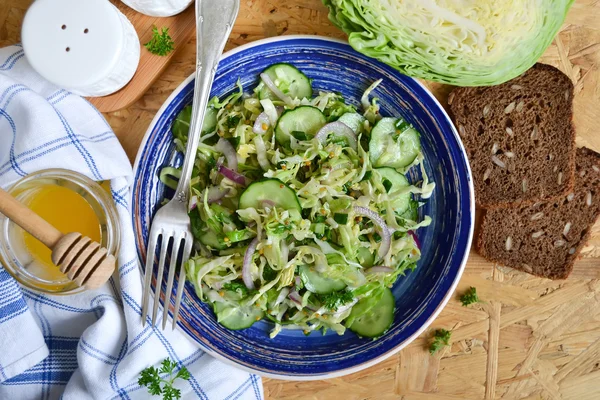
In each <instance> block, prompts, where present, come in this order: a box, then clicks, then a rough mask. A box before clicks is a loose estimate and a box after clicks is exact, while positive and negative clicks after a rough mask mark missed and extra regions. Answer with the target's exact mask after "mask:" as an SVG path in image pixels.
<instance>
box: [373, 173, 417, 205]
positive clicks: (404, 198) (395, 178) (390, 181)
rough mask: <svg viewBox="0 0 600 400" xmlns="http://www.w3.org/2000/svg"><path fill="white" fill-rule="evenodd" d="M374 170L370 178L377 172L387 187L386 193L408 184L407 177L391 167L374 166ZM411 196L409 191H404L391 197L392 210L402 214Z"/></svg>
mask: <svg viewBox="0 0 600 400" xmlns="http://www.w3.org/2000/svg"><path fill="white" fill-rule="evenodd" d="M374 171H375V172H376V174H373V175H372V176H371V179H374V177H375V176H376V175H377V174H379V175H380V176H381V179H382V181H383V184H384V186H388V187H389V189H388V190H387V192H388V193H394V192H397V191H398V190H400V189H402V188H403V187H406V186H409V185H410V183H409V182H408V179H406V177H405V176H404V175H402V174H401V173H400V172H397V171H396V170H395V169H393V168H389V167H381V168H375V169H374ZM386 182H387V185H386ZM411 198H412V196H411V193H405V194H403V195H400V196H396V197H395V198H393V199H392V200H391V202H392V207H393V208H394V211H396V212H397V213H398V214H402V213H403V212H404V211H406V210H407V209H408V206H409V205H410V200H411Z"/></svg>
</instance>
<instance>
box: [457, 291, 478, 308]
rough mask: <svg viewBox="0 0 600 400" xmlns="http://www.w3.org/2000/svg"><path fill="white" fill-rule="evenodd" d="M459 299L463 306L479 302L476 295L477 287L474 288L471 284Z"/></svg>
mask: <svg viewBox="0 0 600 400" xmlns="http://www.w3.org/2000/svg"><path fill="white" fill-rule="evenodd" d="M460 301H461V303H462V305H463V307H466V306H468V305H469V304H473V303H479V302H480V301H481V300H479V296H477V289H475V288H474V287H473V286H471V287H470V288H469V289H468V290H467V291H466V292H465V294H463V295H462V296H460Z"/></svg>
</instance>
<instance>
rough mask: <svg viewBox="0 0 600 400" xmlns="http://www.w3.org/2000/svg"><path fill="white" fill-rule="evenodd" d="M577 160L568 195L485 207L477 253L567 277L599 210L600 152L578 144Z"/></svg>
mask: <svg viewBox="0 0 600 400" xmlns="http://www.w3.org/2000/svg"><path fill="white" fill-rule="evenodd" d="M575 161H576V174H575V186H574V188H573V191H572V192H569V193H568V194H567V195H563V196H561V197H560V198H559V199H557V200H551V201H545V202H539V203H536V204H534V205H531V206H523V207H517V208H510V209H492V210H488V211H487V212H486V214H485V216H484V218H483V223H482V226H481V231H480V234H479V239H478V246H479V251H480V253H481V255H483V256H484V257H485V258H487V259H488V260H490V261H492V262H495V263H499V264H502V265H505V266H508V267H513V268H516V269H518V270H521V271H525V272H528V273H531V274H534V275H538V276H541V277H546V278H550V279H565V278H567V277H568V276H569V274H570V273H571V271H572V270H573V264H574V262H575V260H576V258H577V256H578V255H579V252H580V251H581V249H582V248H583V246H584V244H585V242H586V241H587V239H588V237H589V235H590V231H591V229H592V227H593V226H594V223H595V222H596V220H597V219H598V216H600V154H598V153H595V152H594V151H592V150H589V149H586V148H581V149H577V150H576V157H575ZM581 172H585V173H583V174H582V173H581Z"/></svg>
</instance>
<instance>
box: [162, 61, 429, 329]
mask: <svg viewBox="0 0 600 400" xmlns="http://www.w3.org/2000/svg"><path fill="white" fill-rule="evenodd" d="M380 83H381V80H379V81H376V82H373V84H372V85H371V86H370V87H368V88H366V90H365V92H364V94H363V96H362V98H361V101H360V104H361V106H360V107H355V106H353V105H351V104H350V103H349V102H346V101H345V99H344V98H343V97H342V96H341V95H340V94H339V93H335V92H330V91H320V92H318V93H315V91H314V90H313V87H312V85H311V81H310V79H308V78H307V77H306V76H305V75H304V74H303V73H302V72H301V71H300V70H299V69H298V68H296V67H295V66H294V65H292V64H289V63H277V64H273V65H271V66H269V67H268V68H266V69H265V70H264V71H263V72H262V73H261V74H260V80H259V84H258V85H257V86H256V87H255V88H253V90H252V91H251V92H250V93H249V94H248V93H245V92H244V88H243V87H242V85H241V83H239V81H238V87H237V90H236V91H234V92H233V93H232V94H230V95H229V96H227V97H225V98H222V99H219V98H218V97H214V98H213V99H211V101H210V103H209V107H208V108H207V110H206V115H205V120H204V125H203V127H202V130H203V134H202V137H201V139H200V143H199V147H198V153H197V158H196V160H195V168H194V172H193V177H192V184H191V188H190V190H191V192H192V197H191V202H190V211H189V216H190V222H191V226H192V232H193V234H194V238H195V254H194V256H193V257H192V258H191V259H190V260H189V261H187V263H186V274H187V279H188V281H190V282H192V283H193V285H194V288H195V292H196V294H197V295H198V297H199V298H200V299H201V300H202V301H204V302H206V303H209V304H211V305H212V308H213V310H214V313H215V315H216V318H217V321H218V322H219V323H220V324H221V325H223V326H224V327H226V328H228V329H231V330H240V329H245V328H249V327H250V326H252V325H253V324H254V323H255V322H256V321H260V320H263V319H265V320H268V321H271V322H272V323H273V329H272V330H271V332H270V336H271V338H274V337H275V336H276V335H277V334H278V333H280V332H281V330H283V329H301V330H302V331H304V333H305V334H306V335H309V334H311V332H315V331H321V332H322V333H325V332H327V331H328V330H332V331H335V332H336V333H338V334H340V335H342V334H344V332H345V331H346V329H350V330H352V331H353V332H355V333H356V334H357V335H359V336H361V337H368V338H377V337H379V336H381V335H383V334H384V333H385V332H386V331H387V329H388V328H389V327H390V326H391V325H392V323H393V321H394V310H395V304H396V301H395V299H394V296H393V294H392V292H391V291H390V288H391V287H392V285H393V284H394V283H395V282H396V280H397V279H398V277H400V276H403V275H405V274H406V273H407V272H409V271H411V270H413V269H414V268H416V265H417V261H418V260H419V258H420V256H421V252H420V244H419V242H418V239H417V238H416V236H415V234H414V232H415V231H416V230H417V229H420V228H425V227H427V226H428V225H429V224H430V223H431V218H430V217H429V216H427V215H425V216H422V218H419V214H420V213H419V212H418V210H419V207H421V206H422V205H423V204H424V203H425V202H426V201H427V199H428V198H429V197H430V196H431V195H432V193H433V190H434V187H435V183H433V182H431V181H430V180H429V179H428V177H427V174H426V172H425V168H424V167H423V163H422V162H423V155H422V153H421V143H420V134H419V132H418V131H417V130H416V129H415V127H413V126H412V125H411V124H409V123H408V122H407V121H405V120H404V119H403V118H401V117H399V116H382V115H381V114H380V106H379V102H378V99H377V98H373V97H372V96H370V93H371V92H372V90H373V89H375V88H376V87H377V86H378V85H379V84H380ZM190 117H191V106H188V107H186V108H184V109H183V110H182V111H181V112H180V113H179V115H178V116H177V118H176V119H175V121H174V123H173V125H172V133H173V137H174V143H175V145H176V147H177V149H178V150H179V151H181V152H183V151H184V150H185V147H186V141H187V133H188V129H189V121H190ZM411 168H419V169H420V176H421V179H420V180H419V181H418V182H410V180H409V179H408V177H407V176H408V171H409V170H410V169H411ZM179 176H180V171H179V170H178V169H177V168H174V167H166V168H163V169H162V171H161V173H160V179H161V181H162V182H163V183H164V184H165V185H166V186H169V187H172V188H174V187H175V186H176V184H177V179H178V178H179Z"/></svg>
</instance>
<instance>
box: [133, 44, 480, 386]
mask: <svg viewBox="0 0 600 400" xmlns="http://www.w3.org/2000/svg"><path fill="white" fill-rule="evenodd" d="M298 39H309V40H321V41H324V42H332V43H339V44H346V45H348V42H347V41H345V40H341V39H336V38H330V37H326V36H319V35H286V36H274V37H270V38H265V39H260V40H256V41H254V42H250V43H247V44H244V45H241V46H238V47H236V48H234V49H231V50H229V51H227V52H225V53H223V54H222V55H221V57H220V58H219V62H220V61H222V60H224V59H226V58H229V57H231V56H233V55H235V54H237V53H239V52H242V51H245V50H248V49H251V48H253V47H259V46H261V45H264V44H269V43H276V42H282V41H287V40H298ZM398 73H400V72H398ZM194 76H195V73H192V74H190V76H188V77H187V78H186V79H185V80H184V81H183V82H181V84H180V85H179V86H178V87H177V88H176V89H175V90H174V91H173V93H171V95H170V96H169V97H168V98H167V99H166V100H165V101H164V103H163V104H162V106H161V107H160V109H159V110H158V111H157V112H156V115H155V116H154V118H153V119H152V122H151V123H150V125H149V126H148V129H147V130H146V134H145V135H144V138H143V139H142V142H141V144H140V146H139V149H143V148H145V147H146V144H147V142H148V139H149V137H150V135H151V132H152V131H153V129H154V127H155V125H156V124H157V122H158V120H159V119H160V117H161V116H162V114H163V113H164V112H165V110H166V109H167V107H168V106H169V104H170V103H171V102H172V101H173V100H174V99H175V98H176V97H177V96H179V95H180V93H181V92H182V90H183V89H184V88H185V87H186V86H187V85H188V83H189V82H190V81H192V80H193V79H194ZM406 78H408V79H412V80H413V81H414V82H415V83H417V84H418V85H419V86H420V87H421V88H422V89H423V91H424V92H426V93H427V95H429V97H431V100H432V101H433V102H434V104H436V105H437V107H438V110H439V111H440V112H441V114H442V115H443V116H444V117H445V118H446V121H447V122H448V124H449V126H450V128H451V130H452V133H453V134H454V137H455V139H456V142H457V143H458V146H459V148H460V151H461V155H462V157H463V159H464V162H465V166H466V168H467V176H468V177H469V179H468V187H469V200H470V201H469V203H470V204H469V206H470V213H469V214H470V216H471V219H470V221H469V236H468V238H467V246H466V247H465V253H464V254H463V257H462V260H461V263H460V268H459V270H458V272H457V274H456V276H455V277H454V281H453V282H452V285H451V286H450V287H449V289H448V291H447V292H446V295H445V296H444V298H443V299H442V301H441V302H440V303H439V304H438V306H437V307H436V309H435V310H434V311H433V312H432V313H431V315H430V316H429V318H428V319H427V321H425V323H424V324H423V325H422V326H421V327H419V329H417V330H416V331H415V332H414V333H413V334H412V335H411V336H409V337H408V338H407V339H406V340H404V341H403V342H402V343H400V344H398V345H397V346H395V347H393V348H391V349H389V350H388V351H386V352H385V353H383V354H382V355H380V356H378V357H376V358H373V359H370V360H368V361H365V362H363V363H361V364H358V365H356V366H354V367H350V368H345V369H341V370H337V371H334V372H330V373H326V374H322V373H320V374H316V375H280V374H272V373H266V372H264V371H260V370H255V369H253V368H250V367H247V366H244V365H240V364H238V363H236V362H235V361H233V360H231V359H229V358H227V357H225V356H223V355H221V354H220V353H218V352H216V351H214V350H212V349H211V348H208V347H205V346H203V345H202V344H201V343H199V342H197V341H196V340H195V339H194V338H193V337H192V336H190V335H189V334H188V333H187V332H185V330H183V329H181V332H183V334H184V335H185V336H187V337H188V339H190V340H191V341H193V342H196V343H197V344H198V346H199V347H200V348H201V349H202V350H203V351H205V352H206V353H208V354H210V355H211V356H212V357H215V358H216V359H218V360H219V361H223V362H225V363H227V364H229V365H233V366H235V367H236V368H239V369H241V370H244V371H246V372H249V373H252V374H258V375H260V376H264V377H266V378H271V379H280V380H281V379H284V380H289V381H313V380H323V379H332V378H338V377H341V376H345V375H349V374H353V373H355V372H359V371H362V370H364V369H366V368H369V367H372V366H374V365H376V364H378V363H380V362H382V361H384V360H386V359H388V358H389V357H391V356H393V355H394V354H396V353H398V352H399V351H400V350H402V349H403V348H405V347H406V346H408V345H409V344H410V343H411V342H413V341H414V340H415V339H416V338H417V337H419V336H420V335H421V334H422V333H423V332H424V331H425V330H426V329H427V328H428V327H429V325H431V323H432V322H433V321H434V320H435V319H436V318H437V317H438V315H439V314H440V313H441V312H442V310H443V309H444V307H445V306H446V304H448V301H449V300H450V297H451V296H452V294H453V293H454V291H455V290H456V286H457V285H458V282H459V281H460V278H461V277H462V274H463V272H464V270H465V267H466V264H467V260H468V258H469V253H470V249H471V245H472V242H473V232H474V228H475V192H474V187H473V180H472V178H471V177H472V172H471V166H470V164H469V160H468V158H467V154H466V150H465V148H464V145H463V143H462V140H461V138H460V136H459V134H458V131H457V130H456V127H455V126H454V123H453V122H452V120H451V119H450V117H449V116H448V113H447V112H446V110H445V109H444V107H442V105H441V104H440V102H439V101H438V100H437V98H436V97H435V96H434V95H433V94H432V93H431V92H430V91H429V89H428V88H427V87H426V86H425V85H424V84H423V83H422V82H420V81H419V80H418V79H415V78H412V77H409V76H406ZM142 153H143V152H141V151H138V154H137V156H136V158H135V162H134V164H133V172H134V176H136V175H137V170H138V168H139V165H140V162H141V155H142ZM134 184H135V183H133V185H134ZM130 195H131V199H130V204H133V201H134V198H133V190H131V194H130ZM134 217H135V216H132V218H134ZM134 226H135V224H134ZM136 243H137V242H136ZM138 267H139V269H140V272H141V275H140V276H141V277H143V275H144V270H143V267H142V265H141V263H139V260H138ZM142 284H143V282H142ZM151 296H152V297H154V292H153V291H152V293H151ZM161 304H162V303H161ZM178 325H179V322H178Z"/></svg>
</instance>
